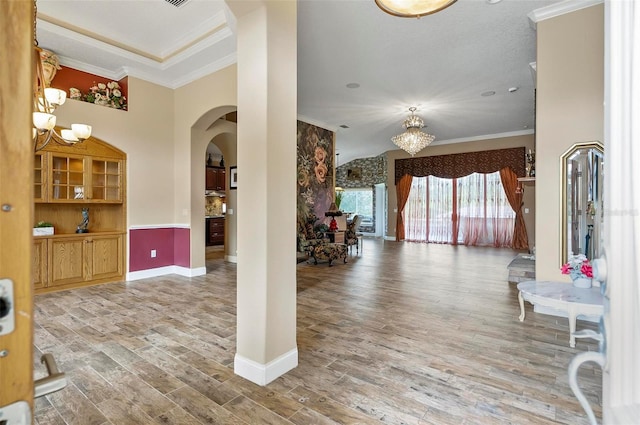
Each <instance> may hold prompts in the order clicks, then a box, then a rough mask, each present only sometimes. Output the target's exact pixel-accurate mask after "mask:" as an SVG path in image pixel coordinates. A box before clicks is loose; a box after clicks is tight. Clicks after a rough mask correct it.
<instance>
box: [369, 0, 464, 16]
mask: <svg viewBox="0 0 640 425" xmlns="http://www.w3.org/2000/svg"><path fill="white" fill-rule="evenodd" d="M375 1H376V4H377V5H378V7H379V8H380V9H382V10H383V11H385V12H387V13H388V14H390V15H393V16H399V17H401V18H420V17H421V16H425V15H430V14H432V13H436V12H439V11H441V10H442V9H445V8H447V7H449V6H451V5H452V4H453V3H455V2H456V0H375Z"/></svg>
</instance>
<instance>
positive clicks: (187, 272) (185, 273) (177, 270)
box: [173, 266, 207, 277]
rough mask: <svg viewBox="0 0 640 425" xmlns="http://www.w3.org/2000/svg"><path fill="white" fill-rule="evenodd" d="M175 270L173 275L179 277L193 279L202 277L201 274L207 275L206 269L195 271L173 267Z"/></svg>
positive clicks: (198, 268)
mask: <svg viewBox="0 0 640 425" xmlns="http://www.w3.org/2000/svg"><path fill="white" fill-rule="evenodd" d="M173 267H174V268H175V271H174V273H175V274H179V275H180V276H186V277H195V276H202V275H203V274H207V268H206V267H196V268H195V269H190V268H189V267H182V266H173Z"/></svg>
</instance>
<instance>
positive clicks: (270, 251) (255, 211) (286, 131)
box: [227, 0, 298, 385]
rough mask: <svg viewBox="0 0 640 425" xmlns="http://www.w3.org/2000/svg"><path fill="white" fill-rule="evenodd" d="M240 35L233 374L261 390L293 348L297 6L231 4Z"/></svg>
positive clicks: (290, 364) (293, 356) (292, 359)
mask: <svg viewBox="0 0 640 425" xmlns="http://www.w3.org/2000/svg"><path fill="white" fill-rule="evenodd" d="M227 3H228V5H229V7H230V8H231V10H232V12H233V13H234V14H235V16H236V18H237V37H238V49H237V51H238V133H237V140H238V189H237V196H238V203H237V211H236V214H237V237H238V281H237V282H238V283H237V285H238V289H237V291H238V292H237V309H238V310H237V320H238V327H237V352H236V356H235V362H234V371H235V373H236V374H238V375H240V376H242V377H244V378H246V379H249V380H250V381H252V382H255V383H256V384H259V385H266V384H268V383H269V382H271V381H272V380H273V379H275V378H277V377H278V376H280V375H282V374H284V373H286V372H287V371H289V370H291V369H292V368H294V367H296V366H297V364H298V351H297V345H296V268H295V267H296V260H295V252H296V246H295V242H296V224H295V223H296V220H295V214H296V192H295V184H296V178H295V177H296V128H297V127H296V119H297V27H296V25H297V24H296V20H297V18H296V14H297V5H296V2H295V1H282V0H280V1H255V2H246V1H228V2H227Z"/></svg>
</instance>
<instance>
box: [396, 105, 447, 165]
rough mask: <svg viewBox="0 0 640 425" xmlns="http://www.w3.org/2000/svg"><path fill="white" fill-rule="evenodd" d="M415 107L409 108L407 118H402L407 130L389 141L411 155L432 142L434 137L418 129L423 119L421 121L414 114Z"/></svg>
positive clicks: (422, 124)
mask: <svg viewBox="0 0 640 425" xmlns="http://www.w3.org/2000/svg"><path fill="white" fill-rule="evenodd" d="M416 109H417V108H415V107H411V108H409V111H411V115H409V118H407V119H406V120H404V123H403V124H402V125H403V126H404V128H406V129H407V131H405V132H404V133H402V134H399V135H397V136H393V137H392V138H391V141H392V142H393V143H394V144H395V145H396V146H398V147H399V148H400V149H402V150H404V151H406V152H407V153H408V154H410V155H411V156H413V155H415V154H416V153H418V152H420V151H421V150H422V149H424V148H426V147H427V146H429V144H431V142H433V139H435V138H436V136H434V135H433V134H427V133H423V132H422V131H420V129H421V128H422V127H424V121H422V118H420V117H419V116H417V115H415V114H414V112H415V111H416Z"/></svg>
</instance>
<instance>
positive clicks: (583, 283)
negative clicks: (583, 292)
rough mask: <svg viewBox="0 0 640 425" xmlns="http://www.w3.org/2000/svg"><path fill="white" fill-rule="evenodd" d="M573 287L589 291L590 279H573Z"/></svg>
mask: <svg viewBox="0 0 640 425" xmlns="http://www.w3.org/2000/svg"><path fill="white" fill-rule="evenodd" d="M573 286H575V287H576V288H582V289H589V288H591V279H590V278H587V277H579V278H577V279H573Z"/></svg>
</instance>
